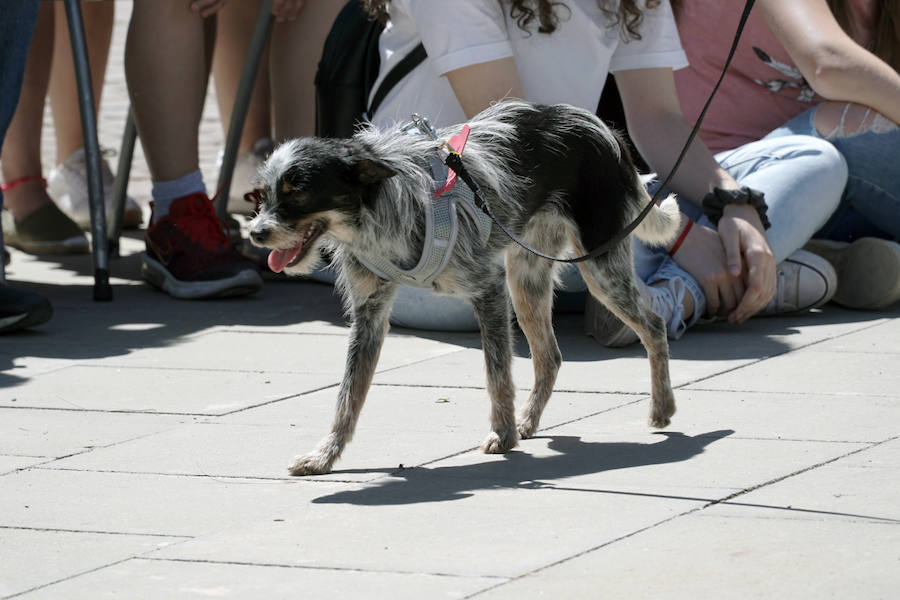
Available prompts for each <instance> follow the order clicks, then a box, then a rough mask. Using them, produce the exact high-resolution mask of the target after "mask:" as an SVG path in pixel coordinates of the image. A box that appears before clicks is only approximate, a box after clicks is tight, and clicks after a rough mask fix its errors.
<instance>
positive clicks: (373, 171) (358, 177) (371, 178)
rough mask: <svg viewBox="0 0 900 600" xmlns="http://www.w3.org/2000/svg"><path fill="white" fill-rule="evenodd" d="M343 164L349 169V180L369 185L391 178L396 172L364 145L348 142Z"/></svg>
mask: <svg viewBox="0 0 900 600" xmlns="http://www.w3.org/2000/svg"><path fill="white" fill-rule="evenodd" d="M346 152H347V154H346V155H345V157H344V162H345V163H346V165H347V166H348V167H349V170H350V173H349V178H350V180H352V181H354V182H356V183H362V184H364V185H369V184H372V183H378V182H379V181H384V180H385V179H388V178H390V177H393V176H394V175H396V174H397V172H396V171H395V170H394V169H392V168H391V167H389V166H388V165H387V164H386V163H385V162H384V161H382V160H380V159H379V158H377V157H376V156H375V154H374V153H373V152H372V151H371V150H370V149H369V148H368V147H367V146H365V145H364V144H361V143H359V142H357V141H356V140H349V141H348V143H347V145H346Z"/></svg>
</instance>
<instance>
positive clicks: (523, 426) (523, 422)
mask: <svg viewBox="0 0 900 600" xmlns="http://www.w3.org/2000/svg"><path fill="white" fill-rule="evenodd" d="M516 430H517V431H518V432H519V439H522V440H527V439H528V438H530V437H531V436H533V435H534V432H535V431H537V423H535V422H534V421H532V420H531V419H528V418H524V417H520V418H519V422H518V423H516Z"/></svg>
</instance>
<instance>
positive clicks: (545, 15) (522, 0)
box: [361, 0, 661, 40]
mask: <svg viewBox="0 0 900 600" xmlns="http://www.w3.org/2000/svg"><path fill="white" fill-rule="evenodd" d="M499 1H500V2H501V3H503V4H508V5H509V16H510V17H512V18H513V19H515V20H516V24H517V25H518V26H519V29H521V30H522V31H530V28H531V27H532V25H534V24H535V23H536V24H537V31H538V33H548V34H549V33H553V32H554V31H556V28H557V27H558V26H559V15H558V14H557V10H558V9H560V8H561V9H563V10H566V11H568V10H569V7H568V6H566V4H565V2H561V1H559V0H499ZM361 2H362V4H363V6H364V7H365V9H366V11H367V12H368V13H369V16H370V17H371V18H373V19H376V20H379V21H381V22H385V21H386V20H387V18H388V14H387V5H388V3H389V2H390V0H361ZM660 2H661V0H646V6H647V8H656V7H657V6H659V4H660ZM641 4H644V2H642V0H618V1H616V0H597V6H598V7H599V8H600V10H601V12H603V14H604V15H606V16H607V17H608V18H609V19H610V27H618V28H619V29H620V33H621V35H622V36H623V38H625V39H627V38H631V39H635V40H639V39H641V34H640V33H639V32H638V28H639V27H640V25H641V22H642V21H643V20H644V11H643V10H642V9H641V7H640V5H641Z"/></svg>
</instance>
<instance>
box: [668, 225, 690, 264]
mask: <svg viewBox="0 0 900 600" xmlns="http://www.w3.org/2000/svg"><path fill="white" fill-rule="evenodd" d="M693 226H694V221H692V220H691V218H690V217H688V216H686V215H682V216H681V230H680V231H679V233H678V237H676V238H675V241H674V242H673V243H672V245H671V246H669V249H668V253H669V256H672V257H674V256H675V253H676V252H678V250H679V249H681V245H682V244H683V243H684V240H686V239H687V236H688V234H689V233H690V232H691V228H692V227H693Z"/></svg>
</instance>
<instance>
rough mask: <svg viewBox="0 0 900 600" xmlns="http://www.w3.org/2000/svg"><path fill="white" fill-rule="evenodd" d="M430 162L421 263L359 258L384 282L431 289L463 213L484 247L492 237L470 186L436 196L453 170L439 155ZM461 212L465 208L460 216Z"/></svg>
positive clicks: (412, 130) (413, 131)
mask: <svg viewBox="0 0 900 600" xmlns="http://www.w3.org/2000/svg"><path fill="white" fill-rule="evenodd" d="M404 130H405V131H406V132H407V133H410V134H416V133H418V131H417V130H416V129H415V128H410V127H407V128H404ZM427 160H428V169H429V171H430V172H431V178H432V181H433V187H432V190H431V191H432V198H431V202H427V203H426V204H425V207H424V208H425V243H424V246H423V247H422V256H421V257H420V258H419V262H418V263H417V264H416V266H414V267H413V268H412V269H401V268H400V267H398V266H397V265H395V264H394V263H392V262H391V261H390V260H388V259H387V258H385V257H383V256H373V255H368V256H362V255H356V258H357V259H358V260H359V262H361V263H362V264H363V265H365V266H366V268H368V269H369V270H370V271H372V272H373V273H375V274H376V275H378V276H379V277H381V278H382V279H386V280H388V281H394V282H396V283H401V284H403V285H409V286H412V287H419V288H430V287H431V286H432V284H433V283H434V280H435V278H436V277H437V276H438V275H440V274H441V272H442V271H443V270H444V267H446V266H447V262H448V261H449V260H450V256H451V254H453V248H454V247H455V246H456V236H457V233H458V232H459V219H460V214H462V218H463V219H468V220H469V222H470V224H472V225H474V227H475V228H476V229H477V231H478V238H479V239H480V240H481V243H482V244H486V243H487V240H488V238H489V237H490V235H491V218H490V217H489V216H488V215H487V214H486V213H485V212H484V211H482V210H479V209H478V207H477V206H475V202H474V194H473V193H472V190H471V189H469V186H468V185H466V184H465V183H460V182H459V181H457V182H456V185H453V187H451V188H450V189H448V190H446V191H444V192H443V193H442V194H440V195H439V196H437V197H435V196H434V193H436V192H438V191H439V190H440V189H442V188H443V187H445V182H446V181H448V174H449V171H450V169H449V168H448V167H447V165H445V164H444V163H443V161H442V160H441V158H440V156H439V155H438V153H437V152H434V153H432V154H431V155H429V156H428V157H427ZM459 209H462V211H461V213H460V210H459Z"/></svg>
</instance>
